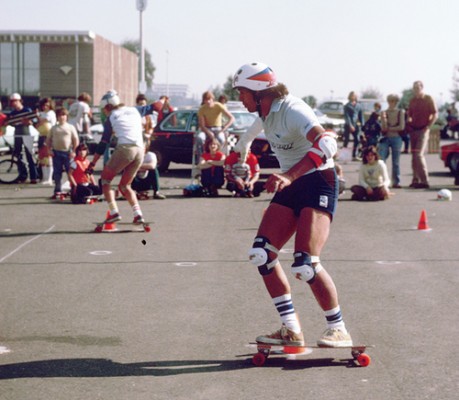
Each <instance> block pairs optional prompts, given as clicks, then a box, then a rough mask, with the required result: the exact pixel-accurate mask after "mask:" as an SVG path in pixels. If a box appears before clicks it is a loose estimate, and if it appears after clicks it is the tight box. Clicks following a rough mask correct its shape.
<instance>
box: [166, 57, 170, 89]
mask: <svg viewBox="0 0 459 400" xmlns="http://www.w3.org/2000/svg"><path fill="white" fill-rule="evenodd" d="M166 96H167V97H169V50H166Z"/></svg>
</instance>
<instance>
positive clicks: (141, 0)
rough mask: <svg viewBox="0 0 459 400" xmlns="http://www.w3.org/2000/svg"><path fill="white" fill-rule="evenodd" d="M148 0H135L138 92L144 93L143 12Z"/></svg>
mask: <svg viewBox="0 0 459 400" xmlns="http://www.w3.org/2000/svg"><path fill="white" fill-rule="evenodd" d="M147 1H148V0H136V3H137V10H138V11H139V17H140V22H139V24H140V82H139V92H140V93H145V92H146V91H147V83H146V82H145V49H144V45H143V12H144V11H145V9H146V8H147Z"/></svg>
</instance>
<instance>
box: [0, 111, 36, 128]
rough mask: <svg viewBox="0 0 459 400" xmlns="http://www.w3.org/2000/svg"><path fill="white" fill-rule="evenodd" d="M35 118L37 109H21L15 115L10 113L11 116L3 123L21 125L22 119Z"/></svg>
mask: <svg viewBox="0 0 459 400" xmlns="http://www.w3.org/2000/svg"><path fill="white" fill-rule="evenodd" d="M37 118H38V112H37V111H22V112H20V113H18V114H16V115H12V116H11V117H8V118H7V120H6V122H5V125H12V126H16V125H21V124H22V121H23V120H24V119H29V120H33V119H37Z"/></svg>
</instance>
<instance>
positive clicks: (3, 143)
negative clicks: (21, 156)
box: [0, 125, 40, 153]
mask: <svg viewBox="0 0 459 400" xmlns="http://www.w3.org/2000/svg"><path fill="white" fill-rule="evenodd" d="M29 130H30V134H31V135H32V137H33V143H34V147H35V148H36V147H37V146H38V137H39V136H40V134H39V133H38V131H37V130H36V129H35V128H34V127H33V126H32V125H31V126H30V127H29ZM2 132H4V134H3V135H1V136H0V153H8V152H10V150H11V149H12V148H14V126H11V125H8V126H6V127H4V128H2Z"/></svg>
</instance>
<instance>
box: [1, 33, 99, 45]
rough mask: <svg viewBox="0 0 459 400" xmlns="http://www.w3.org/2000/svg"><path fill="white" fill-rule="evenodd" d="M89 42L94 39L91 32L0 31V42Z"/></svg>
mask: <svg viewBox="0 0 459 400" xmlns="http://www.w3.org/2000/svg"><path fill="white" fill-rule="evenodd" d="M76 38H78V41H82V42H91V41H93V40H94V39H95V38H96V34H95V33H94V32H93V31H57V30H56V31H46V30H44V31H38V30H0V42H3V43H5V42H62V41H73V42H75V41H77V40H76Z"/></svg>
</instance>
